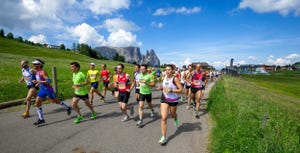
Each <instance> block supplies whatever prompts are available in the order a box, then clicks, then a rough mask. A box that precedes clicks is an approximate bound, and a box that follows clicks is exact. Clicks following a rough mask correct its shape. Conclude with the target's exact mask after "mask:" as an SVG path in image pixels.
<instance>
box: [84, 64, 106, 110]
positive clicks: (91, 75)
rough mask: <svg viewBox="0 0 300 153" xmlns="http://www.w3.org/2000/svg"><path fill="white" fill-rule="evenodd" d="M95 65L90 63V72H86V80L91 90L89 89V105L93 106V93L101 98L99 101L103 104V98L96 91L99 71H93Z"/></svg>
mask: <svg viewBox="0 0 300 153" xmlns="http://www.w3.org/2000/svg"><path fill="white" fill-rule="evenodd" d="M95 66H96V65H95V63H90V70H88V72H87V78H88V79H89V82H90V83H91V89H90V92H89V93H90V97H91V100H90V102H91V104H92V105H93V100H94V93H96V94H97V95H98V96H100V97H101V101H102V102H104V96H103V95H102V94H101V93H100V92H99V91H98V85H99V83H98V82H99V80H97V79H98V77H99V71H97V70H95Z"/></svg>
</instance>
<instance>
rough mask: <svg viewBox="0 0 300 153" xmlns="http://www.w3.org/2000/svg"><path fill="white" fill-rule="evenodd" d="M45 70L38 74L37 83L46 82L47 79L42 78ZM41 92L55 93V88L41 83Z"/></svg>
mask: <svg viewBox="0 0 300 153" xmlns="http://www.w3.org/2000/svg"><path fill="white" fill-rule="evenodd" d="M43 72H44V70H39V71H37V72H36V75H35V77H36V80H37V81H45V80H46V79H45V78H44V77H43V76H42V73H43ZM40 90H48V91H50V92H53V88H52V87H51V86H50V84H48V83H40Z"/></svg>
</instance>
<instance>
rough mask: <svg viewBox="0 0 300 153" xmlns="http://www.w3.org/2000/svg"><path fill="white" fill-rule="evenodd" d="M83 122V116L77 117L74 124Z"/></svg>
mask: <svg viewBox="0 0 300 153" xmlns="http://www.w3.org/2000/svg"><path fill="white" fill-rule="evenodd" d="M82 120H83V116H77V117H76V119H75V120H74V123H75V124H77V123H80V122H81V121H82Z"/></svg>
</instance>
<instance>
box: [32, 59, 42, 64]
mask: <svg viewBox="0 0 300 153" xmlns="http://www.w3.org/2000/svg"><path fill="white" fill-rule="evenodd" d="M32 64H41V65H44V64H43V63H42V62H41V61H39V60H34V61H33V62H32Z"/></svg>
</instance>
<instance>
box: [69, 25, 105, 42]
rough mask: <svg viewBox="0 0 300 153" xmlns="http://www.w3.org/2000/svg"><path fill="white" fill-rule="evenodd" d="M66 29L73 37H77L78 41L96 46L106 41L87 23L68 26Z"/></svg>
mask: <svg viewBox="0 0 300 153" xmlns="http://www.w3.org/2000/svg"><path fill="white" fill-rule="evenodd" d="M67 30H68V32H69V33H70V34H71V35H72V36H73V37H75V38H79V40H78V42H79V43H87V44H89V45H96V46H100V45H104V44H105V43H106V42H105V40H104V37H103V36H102V35H101V34H99V33H98V32H97V31H96V30H95V28H93V27H92V26H90V25H88V24H87V23H82V24H80V25H77V26H76V27H71V28H68V29H67Z"/></svg>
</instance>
